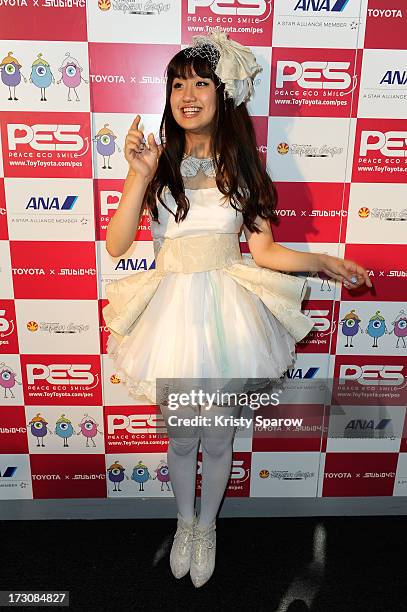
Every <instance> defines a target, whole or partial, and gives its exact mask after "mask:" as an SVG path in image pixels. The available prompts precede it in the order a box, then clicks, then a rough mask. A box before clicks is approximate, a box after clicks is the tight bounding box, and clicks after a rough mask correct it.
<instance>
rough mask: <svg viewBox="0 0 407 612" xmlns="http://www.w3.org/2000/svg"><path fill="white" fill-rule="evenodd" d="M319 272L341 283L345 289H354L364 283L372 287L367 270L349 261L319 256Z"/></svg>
mask: <svg viewBox="0 0 407 612" xmlns="http://www.w3.org/2000/svg"><path fill="white" fill-rule="evenodd" d="M320 271H321V272H324V273H325V274H326V275H327V276H330V277H331V278H334V279H335V280H338V281H341V282H343V284H344V286H345V287H346V288H347V289H356V288H357V287H360V286H361V285H363V284H364V283H366V285H367V286H368V287H373V284H372V281H371V280H370V278H369V275H368V272H367V270H365V269H364V268H362V266H359V264H357V263H356V262H355V261H352V260H351V259H341V258H340V257H334V256H333V255H325V254H321V267H320Z"/></svg>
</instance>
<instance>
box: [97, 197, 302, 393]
mask: <svg viewBox="0 0 407 612" xmlns="http://www.w3.org/2000/svg"><path fill="white" fill-rule="evenodd" d="M185 193H186V195H187V197H188V198H189V201H190V209H189V211H188V214H187V217H186V219H185V220H184V221H182V222H180V223H179V224H177V223H176V222H175V220H174V216H173V215H171V214H170V213H169V211H167V210H166V209H165V208H164V207H163V206H162V205H161V203H160V202H159V201H158V200H157V206H158V212H159V219H160V223H157V222H155V221H153V220H152V219H151V230H152V235H153V244H154V251H155V255H156V257H157V253H158V252H159V250H160V248H161V246H162V244H163V241H164V240H165V239H176V238H179V237H181V236H202V235H205V236H208V235H210V234H229V235H230V234H233V235H234V236H235V239H236V241H239V235H240V233H241V230H242V224H243V216H242V214H241V213H239V212H237V211H236V210H235V209H234V208H233V207H232V206H230V204H229V203H226V204H225V202H224V201H223V200H222V198H223V197H224V196H223V194H221V193H220V191H219V190H218V189H217V187H211V188H201V189H185ZM163 197H165V202H166V203H167V205H168V206H169V207H170V208H171V210H172V211H173V212H174V213H175V212H176V203H175V200H174V199H173V197H172V195H171V192H170V191H169V190H168V189H165V190H164V191H163ZM221 238H222V237H221ZM248 260H249V258H248V257H244V261H245V262H248ZM250 260H251V261H250V263H251V266H252V267H251V268H250V269H249V268H248V267H247V266H244V265H242V264H236V265H235V266H232V267H230V268H227V269H228V270H235V271H237V274H236V275H235V277H233V275H231V274H228V273H226V272H225V270H226V268H224V269H222V268H221V269H211V270H205V271H201V272H193V273H183V272H169V273H167V274H166V275H165V276H164V277H162V278H161V279H160V280H159V281H157V279H156V280H155V282H153V278H152V277H153V276H154V273H153V274H151V272H152V271H148V272H147V271H141V272H136V273H135V274H133V275H132V277H131V278H130V277H126V279H127V280H129V281H133V282H135V284H134V287H133V288H131V284H128V283H127V281H126V279H121V280H119V281H113V283H110V284H109V285H108V287H107V290H106V293H107V297H108V299H109V298H110V299H111V303H110V304H109V305H108V306H106V307H105V308H104V309H103V315H104V318H105V321H106V324H107V326H108V327H109V328H110V330H111V331H112V332H113V333H111V335H110V336H109V338H108V341H107V352H108V355H109V356H110V357H111V358H112V359H113V360H114V364H115V372H116V375H117V376H118V377H119V379H120V380H121V381H122V382H123V383H124V384H125V385H126V386H127V388H128V392H129V394H130V395H131V396H132V397H133V398H135V399H137V400H141V399H142V398H144V399H145V397H147V398H148V399H149V400H150V401H151V402H152V403H156V378H170V379H172V378H174V379H179V378H194V379H199V380H201V382H202V379H203V380H206V379H211V380H212V379H230V378H232V379H239V380H243V381H246V383H245V384H246V387H245V388H251V387H250V380H249V381H248V379H256V380H255V381H253V385H252V387H253V388H255V387H257V386H258V384H259V379H260V382H261V381H263V386H264V380H269V379H275V378H279V377H281V376H282V375H283V374H284V373H285V372H286V370H287V369H288V368H289V367H290V366H292V364H293V363H294V361H295V355H296V352H295V345H296V342H297V341H299V339H301V338H303V337H304V336H306V335H307V334H308V332H309V331H310V330H311V328H312V327H313V323H312V321H311V319H309V318H308V317H306V315H304V314H303V313H302V312H301V310H300V305H301V300H302V299H303V295H304V293H305V289H306V286H307V279H306V278H300V277H295V276H291V275H288V274H283V273H280V272H276V271H271V270H269V269H266V268H260V267H258V266H256V265H255V264H254V262H253V260H252V258H250ZM248 263H249V262H248ZM241 270H243V272H242V274H244V272H245V271H247V272H250V274H251V277H250V280H249V281H247V280H246V281H242V282H239V276H240V275H241ZM261 271H263V276H262V278H265V279H266V278H267V282H268V281H269V277H270V282H271V291H266V290H265V287H264V286H262V282H260V283H259V282H258V283H257V285H256V286H255V284H254V283H253V280H252V277H253V276H254V274H256V279H257V280H259V279H260V276H259V274H260V273H261ZM149 274H151V281H150V280H149V279H150V277H147V276H145V277H144V278H145V279H147V283H144V285H147V286H148V285H149V283H151V290H150V292H149V294H148V296H147V298H146V297H145V296H144V297H143V300H144V301H143V304H142V306H138V310H137V315H134V317H135V318H136V320H135V321H132V315H130V316H129V312H130V311H129V307H127V306H126V304H130V302H131V303H132V300H134V299H136V301H137V292H138V291H139V292H140V294H141V293H143V292H145V287H144V289H143V290H142V291H141V290H140V289H139V288H138V286H137V282H138V283H141V282H142V278H141V277H140V275H149ZM274 275H275V276H274ZM136 277H137V278H136ZM275 277H276V278H277V279H278V280H279V282H280V285H279V286H283V287H285V286H287V287H288V286H290V291H291V292H292V290H294V292H295V298H292V297H291V296H292V293H289V296H288V297H287V296H281V299H280V296H279V294H276V292H275V290H273V283H274V278H275ZM281 281H282V283H283V284H282V285H281ZM244 284H245V286H244ZM247 287H249V289H248V288H247ZM251 289H252V290H251ZM143 295H144V293H143ZM290 299H291V302H290V301H289V300H290ZM280 302H281V303H280ZM266 304H267V305H266ZM270 308H271V309H270ZM126 309H127V310H126ZM121 310H122V311H121ZM140 311H141V312H140ZM273 311H274V313H275V314H279V313H284V316H281V317H279V318H280V320H279V319H278V318H276V316H275V314H273ZM124 319H125V320H126V324H125V325H123V324H122V321H123V320H124ZM118 321H119V323H117V322H118ZM281 321H284V322H286V325H287V326H289V325H291V326H292V327H291V328H290V331H288V329H287V327H286V326H285V325H284V324H283V323H282V322H281ZM114 330H116V333H114ZM119 334H120V335H119ZM260 386H261V385H260Z"/></svg>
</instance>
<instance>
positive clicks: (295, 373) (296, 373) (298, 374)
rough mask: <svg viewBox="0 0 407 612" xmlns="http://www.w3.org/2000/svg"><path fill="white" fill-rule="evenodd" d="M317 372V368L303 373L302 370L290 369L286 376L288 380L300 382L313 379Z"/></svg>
mask: <svg viewBox="0 0 407 612" xmlns="http://www.w3.org/2000/svg"><path fill="white" fill-rule="evenodd" d="M318 371H319V368H316V367H311V368H308V369H307V370H304V371H303V369H302V368H292V369H291V370H287V374H286V376H287V378H288V379H294V378H299V379H301V380H307V379H312V378H315V377H316V375H317V373H318Z"/></svg>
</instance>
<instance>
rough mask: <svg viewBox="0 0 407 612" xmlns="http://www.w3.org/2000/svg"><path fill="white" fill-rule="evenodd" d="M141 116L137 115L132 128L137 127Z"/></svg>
mask: <svg viewBox="0 0 407 612" xmlns="http://www.w3.org/2000/svg"><path fill="white" fill-rule="evenodd" d="M140 120H141V117H140V115H136V118H135V119H134V121H133V123H132V124H131V128H130V129H131V130H133V129H137V126H138V124H139V123H140Z"/></svg>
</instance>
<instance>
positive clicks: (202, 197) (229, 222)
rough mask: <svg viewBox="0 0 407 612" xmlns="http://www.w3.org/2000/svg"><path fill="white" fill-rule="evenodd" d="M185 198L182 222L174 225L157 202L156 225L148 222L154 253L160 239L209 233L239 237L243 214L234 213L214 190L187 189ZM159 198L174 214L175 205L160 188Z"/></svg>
mask: <svg viewBox="0 0 407 612" xmlns="http://www.w3.org/2000/svg"><path fill="white" fill-rule="evenodd" d="M185 195H186V196H187V197H188V199H189V202H190V208H189V211H188V214H187V217H186V219H184V220H183V221H181V222H180V223H176V222H175V219H174V215H172V214H170V213H169V211H168V210H167V209H166V208H164V207H163V206H162V204H161V202H159V201H158V200H157V207H158V215H159V220H160V223H158V222H156V221H154V220H153V219H151V217H150V219H151V232H152V235H153V242H154V250H155V251H156V250H157V248H160V246H161V244H162V242H163V240H164V238H178V237H179V236H194V235H195V236H197V235H202V234H211V233H227V234H230V233H234V234H237V235H240V233H241V231H242V225H243V215H242V213H239V212H238V211H237V210H235V209H234V208H233V207H232V206H231V205H230V203H229V202H228V201H224V200H223V198H224V195H223V194H222V193H221V192H220V191H219V189H218V188H217V187H207V188H201V189H188V188H186V187H185ZM162 197H163V199H164V201H165V203H166V205H167V206H168V207H169V208H170V209H171V210H172V211H173V212H174V214H175V213H176V210H177V205H176V202H175V200H174V198H173V197H172V195H171V192H170V191H169V189H164V191H163V194H162Z"/></svg>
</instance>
